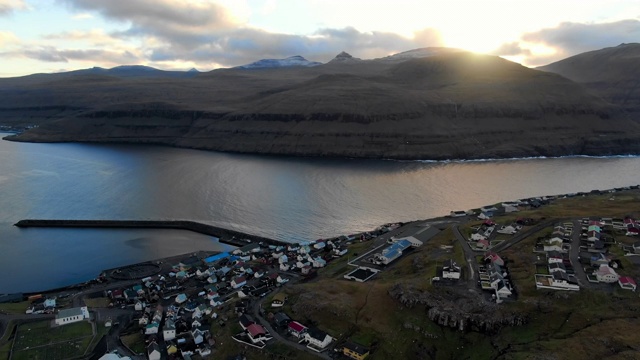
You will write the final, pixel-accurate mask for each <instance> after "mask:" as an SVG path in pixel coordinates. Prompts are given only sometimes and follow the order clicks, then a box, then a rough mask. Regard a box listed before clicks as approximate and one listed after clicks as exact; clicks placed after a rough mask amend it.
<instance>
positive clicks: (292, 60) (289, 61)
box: [238, 55, 322, 69]
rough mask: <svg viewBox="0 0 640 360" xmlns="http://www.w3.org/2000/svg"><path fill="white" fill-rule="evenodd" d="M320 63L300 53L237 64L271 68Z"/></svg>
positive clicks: (256, 67) (306, 65) (245, 67)
mask: <svg viewBox="0 0 640 360" xmlns="http://www.w3.org/2000/svg"><path fill="white" fill-rule="evenodd" d="M318 65H322V63H319V62H316V61H309V60H307V59H305V58H303V57H302V56H300V55H296V56H290V57H288V58H285V59H262V60H258V61H256V62H252V63H251V64H247V65H242V66H238V68H240V69H271V68H282V67H298V66H303V67H310V66H318Z"/></svg>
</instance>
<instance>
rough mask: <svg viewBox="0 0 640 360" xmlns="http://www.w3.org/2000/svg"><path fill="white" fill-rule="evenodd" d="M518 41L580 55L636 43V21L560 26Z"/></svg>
mask: <svg viewBox="0 0 640 360" xmlns="http://www.w3.org/2000/svg"><path fill="white" fill-rule="evenodd" d="M522 39H523V40H524V41H526V42H530V43H540V44H544V45H547V46H549V47H552V48H556V49H561V50H562V51H563V52H565V53H580V52H585V51H589V50H593V49H600V48H603V47H608V46H615V45H619V44H620V43H628V42H637V41H638V40H639V39H640V21H639V20H635V19H629V20H621V21H616V22H610V23H599V24H583V23H573V22H564V23H561V24H560V25H558V26H557V27H554V28H547V29H542V30H539V31H535V32H530V33H526V34H524V35H523V36H522Z"/></svg>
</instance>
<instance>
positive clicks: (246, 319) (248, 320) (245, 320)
mask: <svg viewBox="0 0 640 360" xmlns="http://www.w3.org/2000/svg"><path fill="white" fill-rule="evenodd" d="M238 322H239V323H240V326H241V327H242V330H247V328H248V327H249V326H250V325H252V324H255V323H256V322H255V321H254V320H253V318H252V317H251V316H250V315H247V314H242V315H241V316H240V319H239V320H238Z"/></svg>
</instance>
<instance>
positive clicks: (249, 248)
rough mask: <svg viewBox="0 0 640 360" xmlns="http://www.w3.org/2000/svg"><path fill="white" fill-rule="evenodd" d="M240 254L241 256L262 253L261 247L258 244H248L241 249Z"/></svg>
mask: <svg viewBox="0 0 640 360" xmlns="http://www.w3.org/2000/svg"><path fill="white" fill-rule="evenodd" d="M238 250H240V253H241V254H244V255H246V254H251V253H257V252H260V245H259V244H257V243H251V244H247V245H245V246H243V247H241V248H240V249H238Z"/></svg>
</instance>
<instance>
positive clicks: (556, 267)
mask: <svg viewBox="0 0 640 360" xmlns="http://www.w3.org/2000/svg"><path fill="white" fill-rule="evenodd" d="M556 271H562V272H564V273H566V272H567V268H566V267H565V266H564V264H563V263H561V262H555V263H551V264H549V274H553V273H554V272H556Z"/></svg>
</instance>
